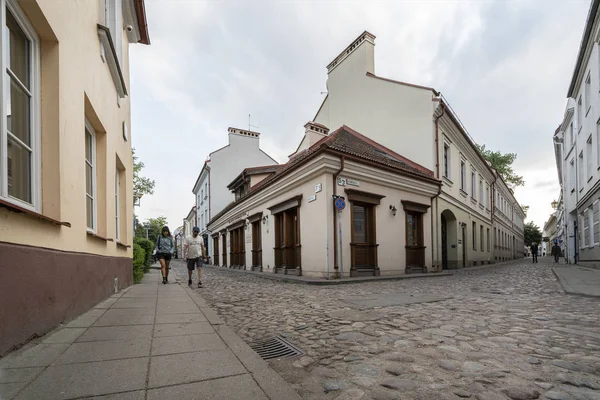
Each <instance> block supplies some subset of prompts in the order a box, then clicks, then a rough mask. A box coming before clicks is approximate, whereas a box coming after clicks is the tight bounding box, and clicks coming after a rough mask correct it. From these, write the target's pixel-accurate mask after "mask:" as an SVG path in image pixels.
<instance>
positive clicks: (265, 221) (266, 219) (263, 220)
mask: <svg viewBox="0 0 600 400" xmlns="http://www.w3.org/2000/svg"><path fill="white" fill-rule="evenodd" d="M268 220H269V216H268V215H265V216H264V217H262V223H263V225H265V224H266V223H267V221H268Z"/></svg>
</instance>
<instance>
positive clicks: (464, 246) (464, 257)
mask: <svg viewBox="0 0 600 400" xmlns="http://www.w3.org/2000/svg"><path fill="white" fill-rule="evenodd" d="M460 231H461V238H462V266H463V268H466V266H467V229H466V225H465V224H463V225H461V227H460Z"/></svg>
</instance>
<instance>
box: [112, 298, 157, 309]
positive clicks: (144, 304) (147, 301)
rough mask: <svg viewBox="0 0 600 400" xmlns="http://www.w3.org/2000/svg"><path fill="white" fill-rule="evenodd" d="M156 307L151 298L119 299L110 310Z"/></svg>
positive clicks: (154, 301)
mask: <svg viewBox="0 0 600 400" xmlns="http://www.w3.org/2000/svg"><path fill="white" fill-rule="evenodd" d="M155 307H156V300H154V299H152V298H138V297H121V298H120V299H119V300H117V301H116V302H115V304H113V306H112V308H151V309H154V308H155Z"/></svg>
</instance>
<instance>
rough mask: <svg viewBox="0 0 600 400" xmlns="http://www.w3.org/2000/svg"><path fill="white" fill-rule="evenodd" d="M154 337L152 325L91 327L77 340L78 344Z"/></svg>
mask: <svg viewBox="0 0 600 400" xmlns="http://www.w3.org/2000/svg"><path fill="white" fill-rule="evenodd" d="M151 336H152V325H131V326H105V327H104V326H103V327H96V326H94V327H91V328H89V329H88V330H87V332H85V333H84V334H83V335H81V336H80V337H79V339H77V342H97V341H103V340H126V339H129V338H138V339H140V340H141V339H146V338H150V337H151Z"/></svg>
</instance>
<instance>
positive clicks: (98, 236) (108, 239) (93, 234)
mask: <svg viewBox="0 0 600 400" xmlns="http://www.w3.org/2000/svg"><path fill="white" fill-rule="evenodd" d="M87 235H88V236H90V237H93V238H94V239H100V240H104V241H105V242H113V241H114V240H113V239H111V238H105V237H104V236H100V235H98V234H96V233H94V232H90V231H87Z"/></svg>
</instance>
